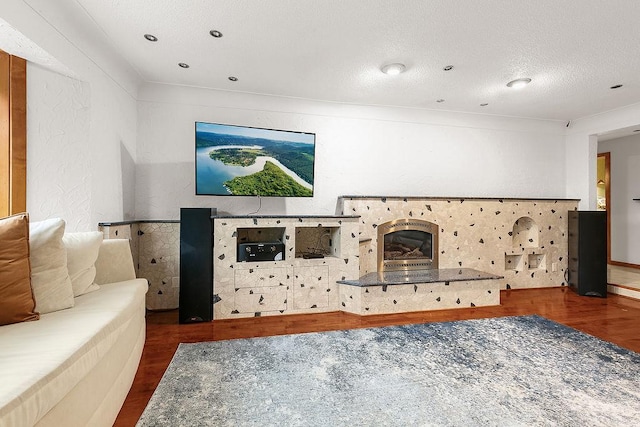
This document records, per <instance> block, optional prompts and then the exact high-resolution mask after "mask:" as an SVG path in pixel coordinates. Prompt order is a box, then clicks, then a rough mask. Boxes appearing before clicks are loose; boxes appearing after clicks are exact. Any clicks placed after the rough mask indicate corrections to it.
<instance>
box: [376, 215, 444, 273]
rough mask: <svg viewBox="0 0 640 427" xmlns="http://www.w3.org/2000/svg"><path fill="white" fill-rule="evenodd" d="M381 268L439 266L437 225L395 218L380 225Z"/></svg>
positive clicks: (405, 269)
mask: <svg viewBox="0 0 640 427" xmlns="http://www.w3.org/2000/svg"><path fill="white" fill-rule="evenodd" d="M377 244H378V272H385V271H408V270H426V269H434V268H438V225H437V224H434V223H431V222H428V221H423V220H419V219H396V220H393V221H389V222H385V223H383V224H380V225H379V226H378V240H377Z"/></svg>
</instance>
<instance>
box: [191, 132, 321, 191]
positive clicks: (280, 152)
mask: <svg viewBox="0 0 640 427" xmlns="http://www.w3.org/2000/svg"><path fill="white" fill-rule="evenodd" d="M315 138H316V136H315V134H313V133H306V132H292V131H285V130H273V129H260V128H253V127H246V126H233V125H225V124H216V123H204V122H196V161H195V162H196V194H197V195H208V196H231V195H233V196H267V197H268V196H275V197H312V196H313V168H314V159H315Z"/></svg>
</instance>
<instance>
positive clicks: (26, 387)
mask: <svg viewBox="0 0 640 427" xmlns="http://www.w3.org/2000/svg"><path fill="white" fill-rule="evenodd" d="M146 291H147V281H146V280H144V279H134V280H129V281H126V282H120V283H111V284H107V285H104V286H100V289H99V290H98V291H96V292H90V293H88V294H85V295H82V296H80V297H78V298H77V299H76V305H75V306H74V307H73V308H72V309H69V310H59V311H56V312H54V313H48V314H43V315H42V316H40V320H39V321H38V322H22V323H17V324H13V325H6V326H3V327H2V328H0V348H1V349H2V351H0V378H1V379H2V381H0V426H4V425H7V426H32V425H35V424H37V422H38V420H40V419H41V418H42V417H43V416H44V415H45V414H47V413H48V412H49V411H50V410H51V408H53V407H54V406H55V405H57V404H58V403H59V402H60V401H61V400H62V399H64V397H65V396H66V395H67V393H69V391H70V390H72V389H73V388H74V387H75V386H76V385H77V384H78V383H79V382H80V381H82V379H83V378H84V377H85V376H86V375H87V374H88V373H89V372H91V370H92V369H93V368H94V367H95V366H96V365H97V364H98V363H100V361H101V360H102V359H103V357H105V355H106V354H108V353H109V351H110V349H111V348H112V347H113V346H114V345H115V344H116V343H118V339H119V337H121V336H122V335H123V334H126V333H127V330H128V329H129V328H130V327H131V326H132V325H136V326H135V327H136V328H137V327H139V326H137V325H140V323H141V322H142V324H144V314H145V309H144V300H145V293H146ZM122 351H130V349H129V348H123V349H122ZM114 375H115V373H114ZM70 416H71V417H73V414H71V415H70ZM70 425H75V423H73V422H70Z"/></svg>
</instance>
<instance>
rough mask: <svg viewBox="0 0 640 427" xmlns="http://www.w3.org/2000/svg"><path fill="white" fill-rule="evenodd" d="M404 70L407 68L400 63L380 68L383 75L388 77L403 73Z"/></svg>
mask: <svg viewBox="0 0 640 427" xmlns="http://www.w3.org/2000/svg"><path fill="white" fill-rule="evenodd" d="M406 69H407V67H405V65H404V64H400V63H394V64H387V65H385V66H384V67H382V68H381V70H382V72H383V73H385V74H388V75H390V76H397V75H398V74H400V73H402V72H404V70H406Z"/></svg>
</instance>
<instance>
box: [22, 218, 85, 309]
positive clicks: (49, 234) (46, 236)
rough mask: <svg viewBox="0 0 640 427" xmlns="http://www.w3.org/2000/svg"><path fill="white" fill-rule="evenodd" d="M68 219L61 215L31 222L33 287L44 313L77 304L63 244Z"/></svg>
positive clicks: (30, 243) (38, 305)
mask: <svg viewBox="0 0 640 427" xmlns="http://www.w3.org/2000/svg"><path fill="white" fill-rule="evenodd" d="M64 227H65V223H64V221H63V220H62V219H60V218H53V219H47V220H44V221H39V222H32V223H31V224H30V226H29V246H30V249H31V256H30V260H31V287H32V288H33V295H34V296H35V300H36V310H37V311H39V312H40V314H45V313H50V312H52V311H58V310H62V309H65V308H70V307H73V302H74V301H73V288H72V286H71V280H70V279H69V271H68V270H67V251H66V249H65V247H64V245H63V244H62V236H63V235H64Z"/></svg>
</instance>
